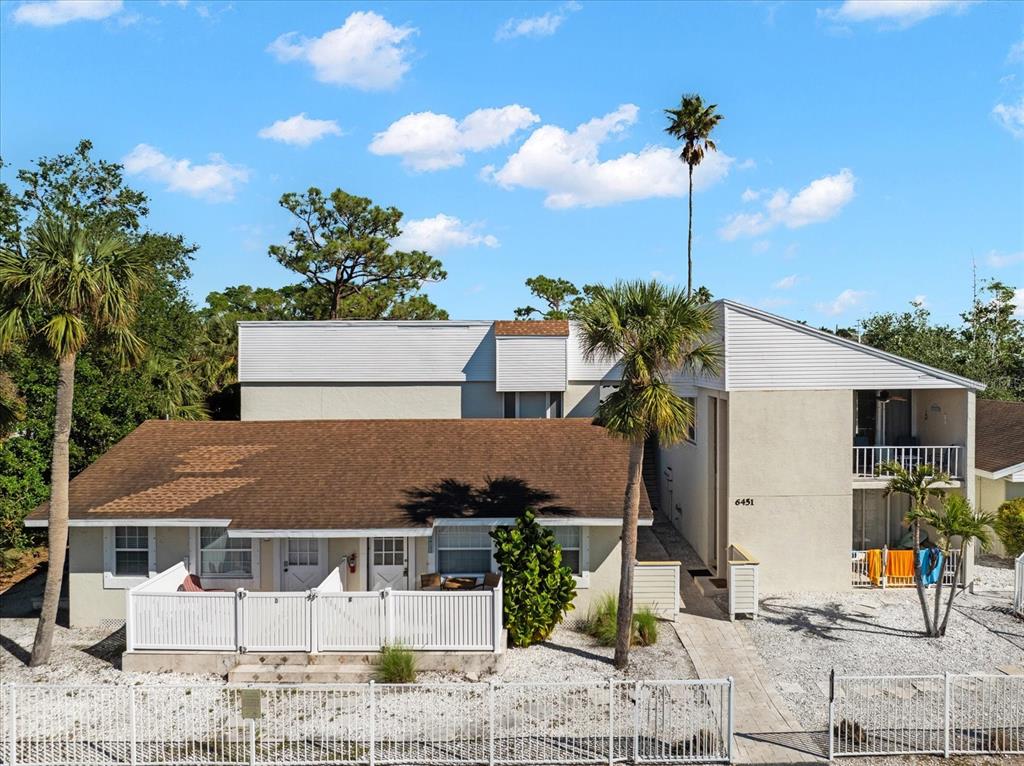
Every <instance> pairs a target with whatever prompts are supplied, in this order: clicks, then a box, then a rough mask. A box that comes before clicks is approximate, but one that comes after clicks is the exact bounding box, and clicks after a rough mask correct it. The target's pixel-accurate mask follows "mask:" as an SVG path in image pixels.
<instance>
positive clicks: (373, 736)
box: [370, 680, 377, 766]
mask: <svg viewBox="0 0 1024 766" xmlns="http://www.w3.org/2000/svg"><path fill="white" fill-rule="evenodd" d="M376 715H377V700H376V699H375V697H374V682H373V681H372V680H371V681H370V766H374V764H376V762H377V727H376V723H377V722H376Z"/></svg>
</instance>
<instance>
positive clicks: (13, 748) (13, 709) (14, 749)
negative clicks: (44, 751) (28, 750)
mask: <svg viewBox="0 0 1024 766" xmlns="http://www.w3.org/2000/svg"><path fill="white" fill-rule="evenodd" d="M17 688H18V687H17V686H16V685H15V684H11V689H10V691H11V702H10V704H9V705H8V706H7V714H8V715H9V716H10V717H11V720H10V721H9V722H8V723H9V725H10V728H9V730H8V736H9V737H10V739H9V741H8V743H7V745H8V747H9V749H10V753H9V757H8V758H7V762H8V763H9V764H11V766H14V763H15V761H16V760H17V758H18V715H17V714H18V709H17V700H18V695H17Z"/></svg>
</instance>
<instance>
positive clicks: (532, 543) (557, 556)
mask: <svg viewBox="0 0 1024 766" xmlns="http://www.w3.org/2000/svg"><path fill="white" fill-rule="evenodd" d="M491 539H493V540H494V559H495V561H497V562H498V566H499V567H500V568H501V575H502V578H503V581H502V588H503V590H504V604H503V608H504V616H505V627H506V628H507V629H508V637H509V641H511V642H512V645H513V646H530V645H531V644H535V643H537V642H538V641H544V640H546V639H547V637H548V636H550V635H551V631H553V630H554V629H555V626H557V625H558V623H560V622H561V621H562V620H563V619H564V618H565V613H566V612H568V611H569V610H570V609H572V608H573V606H572V600H573V599H574V598H576V578H575V577H573V574H572V570H571V569H569V567H567V566H563V564H562V547H561V546H560V545H559V544H558V543H557V542H555V535H554V533H553V532H552V531H551V530H550V529H548V528H546V527H542V526H541V525H540V524H538V523H537V517H536V516H535V515H534V512H533V510H532V509H530V508H527V509H526V511H524V512H523V515H522V516H520V517H519V518H518V519H516V523H515V526H512V527H498V528H496V529H494V530H493V531H492V532H491Z"/></svg>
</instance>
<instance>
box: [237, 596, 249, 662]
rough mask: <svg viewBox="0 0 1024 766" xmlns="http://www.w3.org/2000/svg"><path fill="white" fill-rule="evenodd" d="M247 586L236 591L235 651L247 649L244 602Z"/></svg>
mask: <svg viewBox="0 0 1024 766" xmlns="http://www.w3.org/2000/svg"><path fill="white" fill-rule="evenodd" d="M245 595H246V593H245V588H239V589H238V590H236V591H235V651H238V652H244V651H245V627H244V626H245V620H244V619H243V618H244V617H245V613H244V609H245V607H243V606H242V602H243V601H244V600H245Z"/></svg>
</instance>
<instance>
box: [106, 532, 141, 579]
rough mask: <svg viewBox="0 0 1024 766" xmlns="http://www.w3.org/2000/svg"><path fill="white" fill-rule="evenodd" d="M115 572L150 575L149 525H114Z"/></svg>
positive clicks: (125, 575) (127, 575)
mask: <svg viewBox="0 0 1024 766" xmlns="http://www.w3.org/2000/svg"><path fill="white" fill-rule="evenodd" d="M114 574H115V575H116V576H118V577H148V576H149V527H114Z"/></svg>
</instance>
